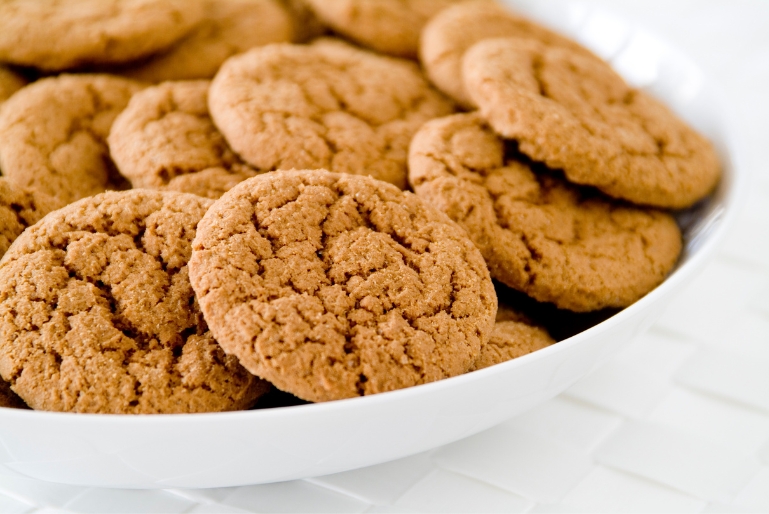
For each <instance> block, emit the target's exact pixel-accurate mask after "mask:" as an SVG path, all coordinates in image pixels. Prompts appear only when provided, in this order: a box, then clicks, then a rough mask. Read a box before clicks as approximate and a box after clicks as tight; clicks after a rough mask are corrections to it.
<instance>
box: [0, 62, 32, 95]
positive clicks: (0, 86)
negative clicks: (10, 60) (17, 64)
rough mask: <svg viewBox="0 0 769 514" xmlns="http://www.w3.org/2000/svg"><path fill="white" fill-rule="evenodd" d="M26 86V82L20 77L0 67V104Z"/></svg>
mask: <svg viewBox="0 0 769 514" xmlns="http://www.w3.org/2000/svg"><path fill="white" fill-rule="evenodd" d="M26 85H27V81H26V80H24V78H23V77H22V76H21V75H19V74H18V73H15V72H13V71H11V70H9V69H8V68H7V67H5V66H3V65H0V104H2V103H3V102H5V101H6V100H8V99H9V98H10V97H11V95H12V94H14V93H15V92H16V91H18V90H19V89H21V88H23V87H24V86H26Z"/></svg>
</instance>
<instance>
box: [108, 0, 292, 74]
mask: <svg viewBox="0 0 769 514" xmlns="http://www.w3.org/2000/svg"><path fill="white" fill-rule="evenodd" d="M204 6H205V10H206V11H205V12H206V14H205V18H204V20H203V21H202V22H201V23H199V24H198V26H197V27H195V29H193V30H192V32H190V33H189V34H188V35H187V36H185V37H184V38H183V39H181V40H180V41H179V42H178V43H176V44H174V46H172V47H171V48H170V49H168V50H166V51H165V52H163V53H160V54H158V55H155V56H152V57H151V58H149V60H147V61H146V62H142V63H138V64H136V65H134V66H130V67H128V68H125V69H123V70H121V71H120V74H121V75H123V76H126V77H129V78H132V79H136V80H144V81H147V82H162V81H165V80H192V79H210V78H211V77H213V76H214V75H215V74H216V71H217V70H218V69H219V66H221V65H222V63H223V62H224V61H226V60H227V59H228V58H229V57H231V56H233V55H235V54H239V53H241V52H245V51H246V50H248V49H249V48H253V47H255V46H262V45H266V44H268V43H280V42H287V41H291V39H292V35H293V27H292V20H291V18H290V16H289V13H288V12H287V10H286V8H285V7H283V5H281V4H280V3H279V2H278V0H205V1H204Z"/></svg>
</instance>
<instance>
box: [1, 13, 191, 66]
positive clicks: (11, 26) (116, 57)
mask: <svg viewBox="0 0 769 514" xmlns="http://www.w3.org/2000/svg"><path fill="white" fill-rule="evenodd" d="M202 19H203V5H202V3H201V2H200V1H199V0H66V1H63V0H35V1H34V2H30V1H29V0H2V1H0V61H4V62H8V63H12V64H18V65H22V66H33V67H35V68H41V69H44V70H50V71H60V70H66V69H71V68H76V67H81V66H84V65H89V64H109V63H121V62H127V61H131V60H134V59H138V58H140V57H145V56H147V55H149V54H152V53H154V52H157V51H160V50H163V49H165V48H168V47H169V46H171V45H172V44H173V43H175V42H176V41H177V40H179V39H180V38H181V37H183V36H184V35H185V34H186V33H187V32H189V31H190V30H191V29H192V28H193V27H194V26H195V24H196V23H198V22H200V21H201V20H202Z"/></svg>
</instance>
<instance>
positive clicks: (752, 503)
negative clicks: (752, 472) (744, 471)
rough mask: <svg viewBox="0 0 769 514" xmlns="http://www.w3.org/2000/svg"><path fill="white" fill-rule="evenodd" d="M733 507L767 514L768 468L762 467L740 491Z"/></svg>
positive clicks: (768, 500)
mask: <svg viewBox="0 0 769 514" xmlns="http://www.w3.org/2000/svg"><path fill="white" fill-rule="evenodd" d="M734 505H738V506H740V507H745V508H749V509H756V510H760V511H763V512H769V466H764V467H763V468H762V469H761V471H760V472H759V473H758V474H757V475H756V476H754V477H753V480H751V481H750V482H749V483H748V485H747V486H745V488H744V489H743V490H742V491H740V493H739V494H738V495H737V497H736V498H735V499H734Z"/></svg>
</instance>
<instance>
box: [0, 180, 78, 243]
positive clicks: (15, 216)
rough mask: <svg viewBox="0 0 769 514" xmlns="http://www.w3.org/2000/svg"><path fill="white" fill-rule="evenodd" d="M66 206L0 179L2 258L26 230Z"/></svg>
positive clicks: (54, 199)
mask: <svg viewBox="0 0 769 514" xmlns="http://www.w3.org/2000/svg"><path fill="white" fill-rule="evenodd" d="M60 207H64V204H63V203H62V202H60V201H59V200H57V199H56V198H54V197H52V196H48V195H46V194H43V193H40V192H38V191H35V190H33V189H28V188H17V187H13V186H11V184H9V183H8V180H6V179H5V178H3V177H0V257H2V256H3V255H5V252H7V251H8V248H9V247H10V246H11V243H13V242H14V241H15V240H16V238H17V237H19V236H20V235H21V233H22V232H24V229H26V228H27V227H30V226H32V225H34V224H35V223H37V222H38V221H40V220H41V219H42V218H43V216H45V215H46V214H48V213H49V212H51V211H55V210H56V209H59V208H60Z"/></svg>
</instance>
